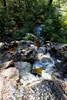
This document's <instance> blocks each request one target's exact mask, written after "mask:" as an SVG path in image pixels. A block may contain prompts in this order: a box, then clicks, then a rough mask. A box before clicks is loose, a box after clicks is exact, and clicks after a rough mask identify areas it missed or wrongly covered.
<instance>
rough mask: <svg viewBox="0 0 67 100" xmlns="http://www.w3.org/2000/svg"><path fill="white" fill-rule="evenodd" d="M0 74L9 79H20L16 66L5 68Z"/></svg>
mask: <svg viewBox="0 0 67 100" xmlns="http://www.w3.org/2000/svg"><path fill="white" fill-rule="evenodd" d="M0 75H2V76H3V77H6V78H9V79H14V80H19V70H18V69H16V68H12V67H11V68H8V69H3V70H2V71H1V73H0Z"/></svg>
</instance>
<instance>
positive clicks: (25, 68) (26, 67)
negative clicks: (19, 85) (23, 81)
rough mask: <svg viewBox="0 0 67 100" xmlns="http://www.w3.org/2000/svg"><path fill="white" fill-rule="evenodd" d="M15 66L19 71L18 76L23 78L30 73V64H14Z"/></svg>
mask: <svg viewBox="0 0 67 100" xmlns="http://www.w3.org/2000/svg"><path fill="white" fill-rule="evenodd" d="M15 66H16V68H18V69H19V71H20V76H23V75H24V74H25V73H26V72H30V71H31V64H30V63H27V62H22V61H20V62H15Z"/></svg>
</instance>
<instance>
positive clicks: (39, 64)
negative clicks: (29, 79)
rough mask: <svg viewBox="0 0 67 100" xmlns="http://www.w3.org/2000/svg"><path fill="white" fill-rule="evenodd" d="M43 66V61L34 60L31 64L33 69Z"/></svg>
mask: <svg viewBox="0 0 67 100" xmlns="http://www.w3.org/2000/svg"><path fill="white" fill-rule="evenodd" d="M45 66H46V64H45V63H42V62H38V61H36V62H35V63H34V64H33V69H39V68H44V67H45Z"/></svg>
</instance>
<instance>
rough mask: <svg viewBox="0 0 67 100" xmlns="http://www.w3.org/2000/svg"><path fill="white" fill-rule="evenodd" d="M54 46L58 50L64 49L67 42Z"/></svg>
mask: <svg viewBox="0 0 67 100" xmlns="http://www.w3.org/2000/svg"><path fill="white" fill-rule="evenodd" d="M54 47H55V49H56V50H59V49H62V48H64V47H67V44H56V45H54Z"/></svg>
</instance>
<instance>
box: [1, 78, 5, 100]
mask: <svg viewBox="0 0 67 100" xmlns="http://www.w3.org/2000/svg"><path fill="white" fill-rule="evenodd" d="M4 82H5V78H4V77H2V76H0V100H2V98H3V94H2V92H3V88H4V84H5V83H4Z"/></svg>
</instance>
